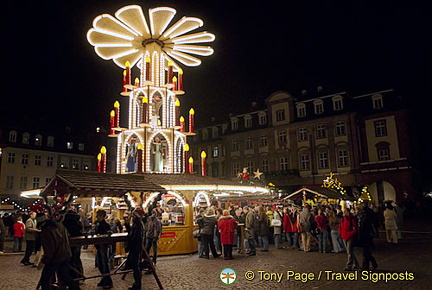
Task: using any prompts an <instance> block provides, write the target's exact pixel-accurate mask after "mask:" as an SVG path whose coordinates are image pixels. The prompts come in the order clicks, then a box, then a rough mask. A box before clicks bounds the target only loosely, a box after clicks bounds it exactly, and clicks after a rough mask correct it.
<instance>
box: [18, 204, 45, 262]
mask: <svg viewBox="0 0 432 290" xmlns="http://www.w3.org/2000/svg"><path fill="white" fill-rule="evenodd" d="M40 231H41V230H39V229H37V228H36V213H35V212H34V211H31V212H30V213H29V218H28V219H27V221H26V224H25V239H26V251H25V254H24V258H22V260H21V264H23V265H24V266H28V265H32V263H30V256H31V255H32V253H33V252H34V250H35V243H36V233H38V232H40Z"/></svg>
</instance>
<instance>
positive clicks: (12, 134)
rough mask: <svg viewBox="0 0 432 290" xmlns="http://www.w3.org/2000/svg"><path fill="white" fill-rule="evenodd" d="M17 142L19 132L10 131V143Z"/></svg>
mask: <svg viewBox="0 0 432 290" xmlns="http://www.w3.org/2000/svg"><path fill="white" fill-rule="evenodd" d="M16 141H17V131H10V132H9V142H11V143H16Z"/></svg>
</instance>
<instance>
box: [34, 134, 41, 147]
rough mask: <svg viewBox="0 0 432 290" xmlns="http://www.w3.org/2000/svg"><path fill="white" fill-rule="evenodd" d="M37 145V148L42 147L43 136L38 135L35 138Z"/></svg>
mask: <svg viewBox="0 0 432 290" xmlns="http://www.w3.org/2000/svg"><path fill="white" fill-rule="evenodd" d="M35 145H36V146H42V135H41V134H37V135H36V138H35Z"/></svg>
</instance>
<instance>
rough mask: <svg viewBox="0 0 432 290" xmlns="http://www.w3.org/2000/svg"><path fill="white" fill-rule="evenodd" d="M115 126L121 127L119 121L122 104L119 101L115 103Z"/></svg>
mask: <svg viewBox="0 0 432 290" xmlns="http://www.w3.org/2000/svg"><path fill="white" fill-rule="evenodd" d="M114 114H115V117H114V126H113V127H115V128H118V127H119V121H120V103H119V101H115V102H114Z"/></svg>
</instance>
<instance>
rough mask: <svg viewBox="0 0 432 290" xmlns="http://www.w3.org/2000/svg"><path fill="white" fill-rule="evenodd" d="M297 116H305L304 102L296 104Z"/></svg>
mask: <svg viewBox="0 0 432 290" xmlns="http://www.w3.org/2000/svg"><path fill="white" fill-rule="evenodd" d="M297 117H299V118H303V117H306V105H305V103H299V104H297Z"/></svg>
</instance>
